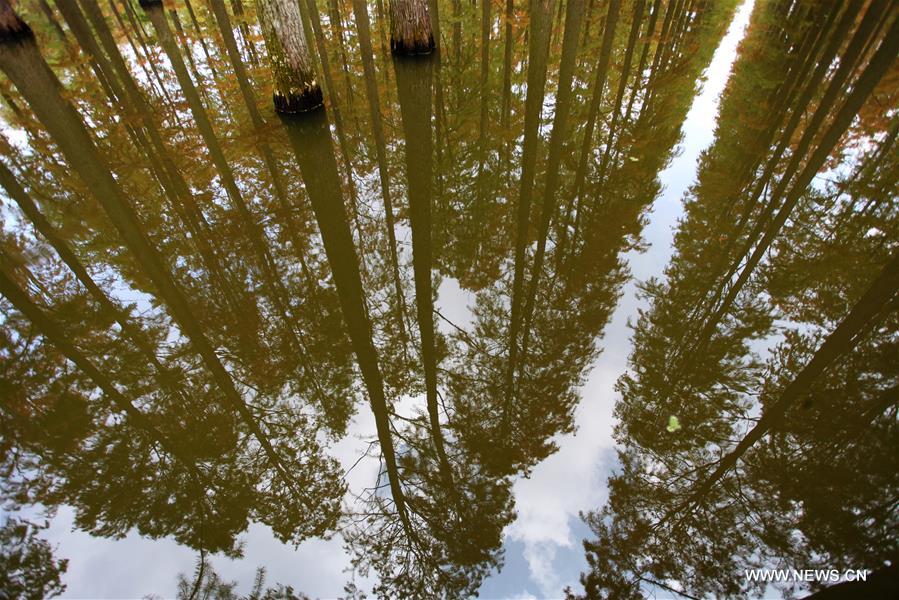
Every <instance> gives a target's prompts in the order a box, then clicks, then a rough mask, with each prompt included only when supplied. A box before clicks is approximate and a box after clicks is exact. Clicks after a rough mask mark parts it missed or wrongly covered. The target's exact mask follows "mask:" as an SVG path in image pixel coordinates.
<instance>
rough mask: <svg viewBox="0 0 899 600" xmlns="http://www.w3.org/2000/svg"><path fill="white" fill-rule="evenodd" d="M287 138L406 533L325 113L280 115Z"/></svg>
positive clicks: (355, 258) (380, 386)
mask: <svg viewBox="0 0 899 600" xmlns="http://www.w3.org/2000/svg"><path fill="white" fill-rule="evenodd" d="M281 120H282V121H283V122H284V125H285V129H286V130H287V135H288V138H289V140H290V143H291V146H292V147H293V150H294V153H295V155H296V158H297V163H298V164H299V167H300V174H301V175H302V177H303V181H304V182H305V184H306V193H307V194H308V196H309V201H310V203H311V204H312V211H313V212H314V213H315V220H316V221H317V222H318V227H319V231H320V232H321V237H322V243H323V244H324V246H325V254H326V255H327V257H328V263H329V264H330V266H331V273H332V276H333V278H334V286H335V287H336V288H337V296H338V299H339V301H340V307H341V311H342V312H343V318H344V321H345V322H346V326H347V332H348V333H349V336H350V343H351V344H352V347H353V352H354V353H355V355H356V360H357V362H358V364H359V370H360V372H361V374H362V379H363V381H364V383H365V387H366V389H367V390H368V398H369V403H370V405H371V409H372V412H373V413H374V416H375V426H376V429H377V434H378V442H379V444H380V446H381V452H382V454H383V456H384V465H385V468H386V470H387V479H388V481H389V483H390V490H391V495H392V497H393V502H394V505H395V506H396V510H397V514H398V515H399V516H400V519H401V521H402V522H403V527H404V528H405V529H406V532H407V534H408V535H410V536H412V535H413V531H412V526H411V523H410V522H409V516H408V513H407V512H406V503H405V495H404V493H403V489H402V486H401V484H400V476H399V469H398V467H397V462H396V454H395V450H394V447H393V434H392V432H391V428H390V427H391V426H390V416H389V415H390V408H389V406H388V405H387V398H386V396H385V394H384V380H383V377H382V376H381V370H380V367H379V366H378V354H377V350H376V349H375V345H374V342H373V341H372V328H371V322H370V321H369V318H368V314H367V311H366V309H365V291H364V290H363V288H362V276H361V273H360V270H359V258H358V256H357V255H356V249H355V246H354V244H353V236H352V234H351V233H350V227H349V223H348V221H347V216H346V210H345V208H344V205H343V199H342V198H341V193H340V175H339V173H338V171H337V161H336V160H335V158H334V150H333V148H332V146H331V136H330V134H329V128H328V119H327V116H326V115H325V113H324V111H317V112H315V113H310V114H308V115H303V116H299V117H291V116H287V115H282V117H281Z"/></svg>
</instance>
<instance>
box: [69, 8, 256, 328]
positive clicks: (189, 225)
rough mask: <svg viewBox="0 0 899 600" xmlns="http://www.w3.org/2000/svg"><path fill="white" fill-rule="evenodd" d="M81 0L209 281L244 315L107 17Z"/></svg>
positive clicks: (243, 306)
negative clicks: (143, 132) (209, 278)
mask: <svg viewBox="0 0 899 600" xmlns="http://www.w3.org/2000/svg"><path fill="white" fill-rule="evenodd" d="M80 1H81V5H82V7H83V8H84V9H85V14H86V15H87V17H88V20H90V22H91V25H93V27H94V30H95V31H96V32H97V37H98V39H99V40H100V43H101V44H102V45H103V48H104V50H105V51H106V54H107V56H108V57H109V62H110V63H111V65H112V68H113V70H114V71H115V74H116V76H117V77H118V79H119V81H120V82H121V84H122V87H123V88H124V92H125V93H124V96H123V99H124V100H125V103H126V104H127V105H129V106H127V108H128V110H127V111H126V112H128V113H129V114H133V115H134V116H135V117H137V119H139V121H140V122H141V123H142V124H143V129H144V131H145V132H146V134H147V139H148V140H149V146H150V147H149V148H148V149H147V152H148V156H149V157H150V158H151V160H155V161H158V162H159V163H160V165H161V171H162V173H161V174H162V177H161V179H160V181H161V183H162V186H163V188H164V189H165V191H166V194H167V196H168V197H169V199H170V203H171V204H172V205H173V207H174V208H175V210H176V212H177V213H178V214H179V215H180V216H181V218H182V219H183V222H184V224H185V228H186V229H187V230H188V231H189V232H190V233H191V238H192V240H193V242H194V244H196V246H197V249H198V251H199V253H200V256H201V257H202V258H203V264H204V266H205V267H206V269H207V271H208V272H209V274H210V276H211V279H212V281H213V282H215V285H216V287H217V288H218V289H219V290H221V292H222V294H223V296H224V298H225V300H226V303H227V304H228V306H229V308H230V310H231V312H232V313H233V315H235V316H238V317H240V316H241V315H245V312H244V311H245V310H246V306H247V304H248V303H247V302H246V298H243V299H241V298H240V296H241V294H240V293H238V292H237V291H235V290H236V286H234V284H233V282H232V281H231V278H230V277H229V276H228V275H226V272H227V269H225V268H224V267H223V266H222V264H221V259H220V258H219V257H218V256H217V253H216V252H215V250H214V249H213V247H212V245H211V244H210V243H209V240H210V239H211V237H212V236H211V232H210V228H209V224H208V223H207V222H206V219H205V217H204V215H203V213H202V211H201V210H200V208H199V206H198V205H197V202H196V199H195V198H194V196H193V193H192V192H191V191H190V187H189V186H188V184H187V182H186V181H185V180H184V176H183V175H182V173H181V170H180V169H179V168H178V167H177V165H175V162H174V161H173V160H172V152H171V151H170V150H169V149H168V148H167V147H166V145H165V144H164V143H163V141H162V136H161V135H160V133H159V130H158V129H157V127H156V123H155V122H154V120H153V111H152V109H151V108H150V106H149V104H148V103H147V101H146V99H145V98H144V96H143V93H142V92H141V90H140V88H138V86H137V84H136V83H135V81H134V79H133V78H132V77H131V74H130V72H129V71H128V65H127V64H126V63H125V60H124V58H123V57H122V55H121V53H120V52H119V49H118V45H117V44H116V42H115V39H114V38H113V36H112V32H110V30H109V28H108V27H107V26H106V21H105V20H104V18H103V13H102V12H101V10H100V6H99V5H98V3H97V0H80ZM244 337H246V336H244ZM245 341H249V340H245Z"/></svg>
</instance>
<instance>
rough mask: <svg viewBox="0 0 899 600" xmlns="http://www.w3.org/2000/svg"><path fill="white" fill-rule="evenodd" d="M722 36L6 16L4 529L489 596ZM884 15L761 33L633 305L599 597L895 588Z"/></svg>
mask: <svg viewBox="0 0 899 600" xmlns="http://www.w3.org/2000/svg"><path fill="white" fill-rule="evenodd" d="M862 5H864V6H862ZM438 7H439V10H436V9H438ZM495 8H496V9H497V10H494V9H495ZM735 9H736V0H725V1H722V2H716V3H711V2H702V1H699V0H610V1H609V2H593V1H592V0H568V1H567V2H564V3H562V2H556V0H534V1H532V2H530V3H528V4H527V6H525V5H521V3H519V4H516V3H514V2H511V1H509V2H506V3H503V5H502V7H501V8H500V5H498V4H495V3H491V2H481V3H480V4H479V5H474V4H473V5H471V6H469V5H468V3H460V2H442V3H441V2H437V1H436V0H434V1H425V0H390V1H389V2H388V3H387V6H386V7H384V6H382V3H381V2H380V1H379V2H378V3H377V11H375V12H374V13H373V14H370V12H369V10H370V7H369V5H368V3H367V2H364V1H362V0H351V1H350V2H345V1H341V0H328V1H327V2H319V3H316V2H314V1H313V0H299V1H296V0H257V2H255V3H246V4H245V3H242V2H236V1H235V2H230V3H227V4H226V3H225V2H224V0H208V1H202V0H193V1H192V2H191V1H187V0H185V1H184V2H178V3H169V2H159V1H155V2H153V1H143V0H142V1H141V2H133V1H131V0H113V1H111V2H108V3H104V2H99V1H97V0H77V1H72V2H55V3H50V2H46V1H45V0H27V1H22V2H18V3H16V6H15V10H14V9H13V8H12V6H11V4H10V3H9V2H8V0H0V70H2V71H3V73H4V75H5V77H4V78H3V79H2V80H0V93H2V97H3V103H2V109H0V116H2V118H3V120H4V123H5V126H4V127H3V131H2V135H0V145H2V160H0V186H2V188H3V190H4V200H6V204H5V207H6V208H5V212H4V215H5V219H6V220H5V227H4V229H3V232H2V234H0V235H2V237H0V294H2V296H3V299H2V300H0V307H2V315H3V316H2V323H3V327H2V329H0V343H2V346H0V388H2V391H3V399H4V401H3V402H2V404H0V418H2V423H3V431H4V436H3V443H2V444H0V448H2V465H3V473H4V479H3V488H2V489H3V498H4V500H5V501H6V502H7V503H8V504H9V505H10V507H11V508H14V509H18V508H24V507H27V506H30V505H34V504H41V505H43V506H46V507H48V508H51V509H52V508H53V507H57V506H60V505H63V504H65V505H70V506H72V507H74V510H75V519H76V525H77V527H79V528H80V529H83V530H85V531H88V532H90V533H92V534H94V535H98V536H106V537H120V536H123V535H124V534H126V533H127V532H128V531H130V530H131V529H134V528H136V529H137V531H138V532H140V534H142V535H144V536H147V537H150V538H161V537H173V538H174V539H176V540H177V541H178V542H179V543H182V544H184V545H186V546H188V547H190V548H193V549H195V550H197V551H199V552H200V553H201V560H200V562H199V563H198V564H199V565H200V566H203V565H205V564H206V563H205V562H204V561H205V553H206V552H225V553H227V554H229V555H232V556H235V555H238V554H239V553H240V552H241V545H240V543H239V541H238V536H239V535H240V534H241V533H242V532H244V531H245V530H246V529H247V527H248V524H249V523H250V522H260V523H264V524H266V525H268V526H269V527H270V528H271V529H272V531H273V532H274V533H275V535H276V536H277V537H278V538H279V539H280V540H282V541H284V542H289V543H292V544H299V543H301V542H302V541H303V540H306V539H309V538H327V537H330V536H332V535H334V534H335V533H336V532H338V531H339V532H340V533H341V535H342V536H343V538H344V539H345V541H346V544H347V547H348V548H349V550H350V551H351V552H352V554H353V557H354V559H353V565H354V568H355V569H357V570H358V571H359V572H360V573H369V572H373V573H374V574H375V575H376V576H377V578H376V583H375V584H374V592H375V593H376V594H377V595H379V596H383V597H430V596H434V595H438V596H445V597H462V596H468V595H473V594H475V593H476V592H477V590H478V588H479V586H480V584H481V582H482V581H483V579H484V578H485V577H486V576H487V575H488V574H489V573H490V572H491V571H492V570H493V569H494V568H497V567H498V566H499V565H500V564H501V562H502V558H503V555H502V532H503V530H504V528H505V526H506V525H508V524H509V523H511V522H512V520H513V519H514V517H515V512H514V499H513V496H512V489H511V484H512V482H513V480H514V479H515V478H517V477H519V476H522V475H524V476H527V475H528V474H529V473H531V471H532V470H533V469H534V468H535V467H536V466H537V465H538V464H539V463H540V462H541V461H542V460H543V459H545V458H547V457H548V456H550V455H551V454H553V453H554V452H555V451H556V450H557V444H558V441H559V436H561V435H562V434H566V433H571V432H573V431H574V430H575V426H576V423H575V409H576V408H577V406H578V404H579V402H580V399H581V397H580V392H579V390H580V387H581V386H582V385H583V383H584V382H585V379H586V376H587V374H588V371H589V369H590V367H591V365H592V364H593V363H594V362H595V361H596V359H597V357H598V355H599V353H600V351H601V347H600V345H599V344H598V340H600V339H601V338H602V334H603V330H604V328H605V326H606V324H607V323H608V322H609V320H610V318H611V314H612V311H613V310H614V309H615V307H616V305H617V303H618V298H619V297H620V295H621V293H622V289H623V285H624V283H625V282H626V281H627V280H628V279H629V276H630V272H629V270H628V267H627V264H626V259H625V253H627V252H629V251H633V250H640V249H642V248H643V247H644V246H645V243H644V241H643V238H642V229H643V226H644V224H645V222H646V220H647V218H648V214H649V212H650V211H651V209H652V206H653V204H654V201H655V200H656V198H657V197H658V196H659V194H660V192H661V184H660V182H659V174H660V173H661V171H662V170H663V169H664V168H665V167H666V166H667V165H668V163H669V161H670V160H671V158H672V157H673V156H674V154H675V153H676V151H677V144H678V141H679V139H680V135H681V126H682V124H683V122H684V119H685V117H686V114H687V111H688V110H689V108H690V105H691V103H692V101H693V99H694V97H695V95H696V93H697V92H698V90H699V86H700V79H701V77H702V73H703V71H704V70H705V69H706V67H707V66H708V65H709V63H710V62H711V58H712V54H713V53H714V50H715V48H716V47H717V45H718V43H719V41H720V40H721V39H722V38H723V36H724V34H725V31H726V29H727V27H728V24H729V23H730V21H731V20H732V18H733V15H734V13H735ZM896 13H897V10H896V8H895V7H894V6H893V5H891V4H890V3H887V2H879V1H875V2H870V3H863V2H849V3H848V4H847V5H846V6H845V7H840V6H830V5H826V6H825V5H820V3H814V2H811V1H805V0H801V1H799V2H793V3H784V2H758V3H757V6H756V8H755V10H754V13H753V15H752V19H751V23H750V25H749V28H748V30H747V34H746V38H745V40H744V41H743V43H742V45H741V47H740V50H739V54H738V57H737V62H736V63H735V67H734V72H733V75H732V77H731V79H730V81H729V83H728V86H727V89H726V91H725V93H724V95H723V97H722V101H721V111H720V116H719V121H718V125H717V129H716V138H715V142H714V143H713V144H712V146H711V147H709V148H708V149H707V150H706V151H705V152H704V153H703V154H702V157H701V159H700V164H699V171H698V180H697V181H696V183H695V184H694V186H693V187H692V188H691V189H690V191H689V193H688V194H687V196H686V198H685V207H686V212H685V215H684V218H683V220H682V221H681V222H680V223H679V227H678V232H677V234H676V239H675V254H674V257H673V258H672V260H671V262H670V263H669V264H668V266H667V268H666V270H665V274H664V278H663V279H662V280H650V281H647V282H644V283H643V284H642V285H641V290H642V293H643V294H644V295H645V296H646V298H647V299H648V301H649V303H648V308H647V309H646V310H645V311H643V312H641V313H640V314H639V315H638V318H637V319H635V321H634V324H633V327H634V330H633V344H634V349H633V352H632V354H631V356H630V359H629V360H630V362H629V369H628V371H627V373H626V374H625V375H624V376H622V377H621V379H620V380H619V381H618V389H619V391H620V393H621V398H620V401H619V403H618V406H617V408H616V415H617V418H618V423H617V426H616V436H617V440H618V442H619V449H620V463H621V465H620V472H618V473H617V474H616V475H615V476H613V477H612V478H611V480H610V500H609V503H608V504H607V505H606V506H605V507H604V508H602V509H599V510H597V511H595V512H592V513H590V514H589V515H588V516H587V522H588V524H589V525H590V526H591V528H592V529H593V531H594V533H595V534H596V536H597V538H596V540H591V541H589V542H586V548H587V560H588V563H589V566H590V567H589V570H588V572H587V573H585V574H584V576H583V583H584V585H585V589H586V593H587V595H590V596H592V595H600V596H605V595H607V596H614V597H618V596H624V597H631V596H635V597H637V596H640V595H642V594H643V593H648V592H649V590H650V589H652V588H653V587H654V586H661V587H663V588H665V586H668V588H670V589H669V591H670V590H671V589H674V590H675V591H681V592H685V593H689V594H697V595H703V594H707V595H739V594H746V593H752V592H757V591H760V590H757V589H754V588H752V587H751V584H750V583H749V582H744V581H743V580H742V579H737V578H735V577H733V578H724V579H722V578H721V577H718V578H717V579H714V582H712V580H711V579H710V577H711V575H710V573H718V574H720V573H731V572H734V573H736V572H737V569H738V568H739V567H740V566H741V565H742V564H743V563H748V562H752V561H756V562H760V564H764V565H768V564H769V563H770V564H781V563H782V564H786V565H794V564H795V565H801V564H806V565H808V564H812V563H811V562H810V561H812V560H813V558H812V557H815V558H814V560H822V561H830V562H829V563H827V564H836V563H839V564H840V565H843V564H844V563H845V564H846V566H849V567H853V568H854V567H857V566H858V564H859V561H861V562H864V560H873V561H874V562H872V563H871V564H870V566H871V567H872V568H875V567H877V566H879V565H880V564H881V563H882V562H883V561H885V560H887V559H889V558H890V556H892V555H891V554H890V553H891V552H894V550H895V548H894V542H891V538H890V535H891V532H892V531H893V530H894V528H895V514H894V512H895V511H894V506H893V505H892V504H891V503H890V502H889V500H890V499H891V498H895V495H896V479H895V473H896V472H897V469H896V468H895V467H896V465H895V458H894V457H893V454H892V453H891V452H890V450H891V449H892V448H895V445H896V439H895V435H896V430H895V427H894V425H895V402H896V387H895V386H896V383H897V382H896V381H895V379H896V377H897V376H899V373H897V372H896V370H895V367H894V366H893V365H894V363H895V364H899V362H896V361H892V360H891V357H893V355H894V354H895V347H896V339H895V332H896V301H895V292H896V290H895V286H896V281H897V280H899V278H894V275H895V268H896V267H895V266H894V264H893V262H891V260H894V259H893V258H891V257H892V256H893V254H894V253H895V250H894V248H893V247H894V246H895V240H896V239H897V230H896V225H897V214H896V206H895V203H894V202H891V201H890V199H891V198H893V197H894V196H895V193H896V164H895V151H894V146H893V144H894V142H895V137H896V131H897V127H896V123H895V116H894V115H893V114H892V112H890V110H888V108H887V107H893V106H895V104H896V103H895V100H896V98H895V89H894V88H895V86H894V85H892V86H891V85H890V82H891V81H892V82H894V81H895V73H894V71H895V67H894V65H893V64H892V63H893V62H894V61H893V59H894V58H895V55H896V48H895V46H896V44H897V38H899V36H897V34H896V27H897V25H896ZM856 16H857V18H856ZM441 17H442V19H441ZM441 25H442V26H443V27H442V28H441ZM269 98H271V99H272V101H271V102H270V101H269ZM547 107H548V110H545V109H547ZM816 175H824V177H819V178H818V179H815V177H816ZM885 265H887V266H886V267H885ZM884 269H886V270H884ZM890 269H892V270H890ZM444 279H453V280H455V281H457V282H458V285H459V287H460V288H461V289H462V290H463V291H464V292H465V293H466V294H468V295H469V297H470V298H471V304H470V306H469V308H470V319H469V322H468V323H457V322H454V321H453V318H452V317H450V316H449V315H448V314H447V311H444V310H442V309H440V308H438V306H437V303H436V299H437V290H438V289H440V286H441V283H442V281H443V280H444ZM441 300H443V298H441ZM441 304H442V303H441ZM765 344H767V345H768V346H770V348H769V350H767V351H765V352H762V351H761V350H760V348H761V347H763V346H764V345H765ZM401 400H402V402H401ZM407 400H411V404H412V406H413V408H412V409H409V408H407V407H408V405H409V404H410V402H407ZM366 404H367V407H366ZM368 410H370V411H371V414H372V415H373V417H374V423H375V431H374V434H375V435H374V436H371V435H370V434H371V432H366V434H367V435H368V436H369V437H370V438H371V439H372V443H371V444H370V446H369V448H370V449H371V455H372V457H375V458H377V459H378V460H371V458H369V460H366V461H365V462H366V463H367V464H371V465H374V464H378V471H377V475H376V478H375V481H372V482H369V483H370V485H369V487H368V488H366V489H364V490H359V489H350V488H349V487H348V484H347V483H346V481H345V478H346V477H347V475H346V472H347V471H348V470H350V469H351V467H353V466H354V465H353V462H354V461H355V459H356V458H359V457H354V459H353V461H351V462H350V463H349V464H346V465H342V466H341V465H340V464H338V462H337V461H336V460H335V459H334V458H332V457H331V456H330V454H329V452H330V449H331V446H332V445H333V444H334V443H335V442H336V441H338V440H339V439H341V438H343V437H344V436H346V435H347V432H348V429H349V428H350V427H351V418H352V417H353V416H354V414H356V413H357V411H359V412H360V413H363V414H367V413H366V411H368ZM891 415H892V417H891ZM891 418H892V421H891V420H890V419H891ZM367 455H368V453H366V456H367ZM364 458H365V457H363V460H364ZM861 464H864V465H865V466H864V468H863V469H859V465H861ZM829 478H830V479H831V480H832V481H833V483H830V484H825V483H824V482H825V481H827V480H828V479H829ZM585 508H586V507H585ZM794 528H797V529H798V531H800V532H801V533H802V535H803V539H802V541H801V542H796V541H795V540H793V539H792V538H788V537H785V535H784V534H783V532H786V531H790V530H792V529H794ZM4 539H5V538H4ZM29 539H30V538H29ZM4 544H6V542H4ZM710 546H715V547H718V548H721V551H720V552H716V553H715V554H714V555H710V554H709V553H708V552H704V551H703V548H706V547H710ZM36 548H37V549H36V550H35V552H38V554H41V553H43V551H44V547H43V546H40V544H38V546H37V547H36ZM757 548H758V549H759V550H758V552H756V550H755V549H757ZM875 549H876V550H875ZM44 554H46V553H44ZM41 556H43V554H41ZM45 558H46V560H47V561H51V562H50V563H48V564H49V567H48V568H50V567H53V565H54V564H55V565H56V566H55V567H54V568H56V569H57V570H59V563H53V562H52V557H50V556H49V554H47V556H46V557H45ZM803 561H808V562H803ZM853 561H855V562H853ZM822 564H823V563H822ZM866 564H867V563H866ZM204 568H205V567H204ZM63 569H64V565H63ZM47 573H48V577H49V578H48V579H47V581H48V582H49V583H48V584H47V585H48V586H50V587H48V588H47V590H48V593H50V592H53V591H58V590H57V589H56V588H54V587H53V585H56V583H58V573H56V571H53V570H52V569H50V570H49V571H47ZM54 573H56V574H57V579H53V577H51V576H52V575H53V574H54ZM210 573H211V574H210ZM54 582H56V583H54ZM197 582H198V584H203V585H207V584H208V586H210V589H212V588H214V587H216V586H218V587H217V588H216V589H218V588H221V589H222V590H225V591H227V592H228V593H229V594H233V587H234V586H233V585H232V584H228V583H227V582H224V581H222V580H220V579H218V576H217V575H215V573H214V571H212V570H211V568H210V570H209V571H208V572H205V573H204V572H203V571H202V569H201V572H200V573H199V577H198V578H197ZM735 582H736V583H735ZM182 584H183V585H182V588H183V590H182V591H184V593H185V595H186V596H187V597H190V593H191V592H190V590H189V588H190V586H191V582H189V581H188V580H186V579H185V580H184V581H183V582H182ZM351 585H353V584H351ZM229 586H230V587H229ZM10 589H12V588H10ZM259 589H260V590H262V586H261V584H260V586H259ZM353 589H355V588H353ZM2 591H4V592H5V591H7V590H5V589H4V590H2ZM276 592H277V590H271V593H272V594H276ZM572 593H573V592H572ZM222 594H224V592H222ZM222 597H232V596H227V595H223V596H222Z"/></svg>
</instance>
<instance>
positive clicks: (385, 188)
mask: <svg viewBox="0 0 899 600" xmlns="http://www.w3.org/2000/svg"><path fill="white" fill-rule="evenodd" d="M353 16H354V17H355V19H356V29H357V32H358V35H359V49H360V52H361V53H362V68H363V71H364V75H365V95H366V98H367V100H368V114H369V118H370V119H371V127H372V131H373V133H374V135H375V153H376V156H377V159H378V178H379V180H380V182H381V196H382V198H383V199H384V215H385V217H386V218H385V221H386V229H387V243H388V244H389V246H390V248H389V250H388V252H389V255H390V267H391V270H392V271H393V287H394V293H395V294H396V315H397V326H398V327H399V332H400V339H401V340H402V343H403V354H404V355H405V354H406V344H407V338H406V323H405V321H406V317H405V314H406V299H405V295H404V294H403V284H402V280H401V279H400V266H399V259H398V258H397V242H396V225H395V222H394V216H393V199H392V195H391V193H390V172H389V171H388V169H387V143H386V141H385V138H384V128H383V125H382V122H381V103H380V98H379V94H378V84H377V81H376V80H375V63H374V58H373V55H372V46H371V28H370V25H369V23H370V22H369V19H368V8H367V7H366V5H365V0H353Z"/></svg>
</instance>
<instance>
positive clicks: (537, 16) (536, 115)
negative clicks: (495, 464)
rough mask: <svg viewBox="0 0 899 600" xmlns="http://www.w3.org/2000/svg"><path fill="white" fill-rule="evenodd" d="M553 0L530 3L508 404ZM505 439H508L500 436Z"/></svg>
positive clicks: (511, 386) (508, 416)
mask: <svg viewBox="0 0 899 600" xmlns="http://www.w3.org/2000/svg"><path fill="white" fill-rule="evenodd" d="M554 5H555V0H531V33H530V40H529V46H530V47H529V51H528V55H529V59H528V82H527V86H528V87H527V99H526V101H525V114H524V142H523V144H524V147H523V149H522V157H521V162H522V166H521V182H520V193H519V197H518V208H517V211H516V212H517V216H516V232H515V264H514V274H513V279H512V308H511V316H510V319H509V354H508V360H509V364H508V365H507V371H506V383H505V394H506V398H507V400H506V402H507V404H509V405H510V404H511V401H512V396H513V395H514V387H515V386H514V380H515V371H516V370H517V360H518V349H519V346H518V334H519V330H520V328H521V309H522V300H523V298H522V296H523V293H522V291H523V286H524V261H525V249H526V247H527V240H528V233H529V229H530V214H531V198H532V196H533V193H534V176H535V172H536V167H537V154H538V149H539V148H538V146H539V127H540V111H541V108H542V106H543V93H544V91H545V89H546V59H547V54H548V53H549V38H550V33H551V25H552V16H553V7H554ZM510 411H511V406H507V409H506V411H505V413H506V414H505V415H504V416H503V421H504V424H505V425H504V429H505V430H506V431H505V432H504V433H508V428H509V420H510V416H511V415H509V414H508V413H509V412H510ZM503 438H504V439H507V436H505V435H504V436H503Z"/></svg>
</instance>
